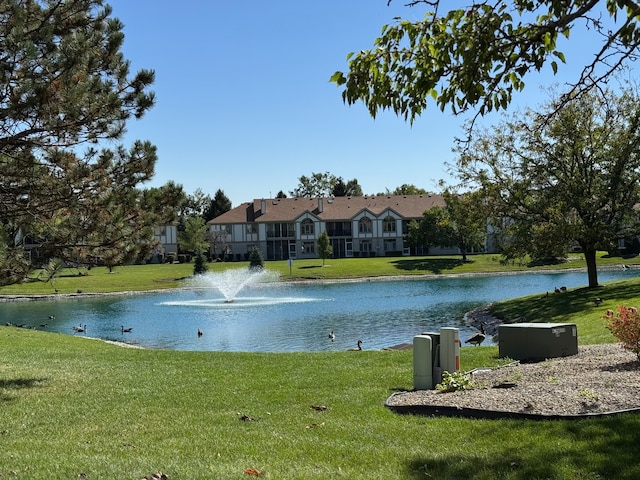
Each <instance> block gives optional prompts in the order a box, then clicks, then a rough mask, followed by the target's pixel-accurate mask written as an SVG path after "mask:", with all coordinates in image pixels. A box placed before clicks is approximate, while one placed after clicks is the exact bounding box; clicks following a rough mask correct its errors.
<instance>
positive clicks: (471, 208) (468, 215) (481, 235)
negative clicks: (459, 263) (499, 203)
mask: <svg viewBox="0 0 640 480" xmlns="http://www.w3.org/2000/svg"><path fill="white" fill-rule="evenodd" d="M444 201H445V204H446V223H445V225H444V226H443V229H444V232H443V236H444V237H445V238H446V240H447V242H446V243H445V245H446V244H449V245H455V246H456V247H458V248H459V249H460V252H461V254H462V260H463V261H466V260H467V252H469V251H470V250H472V249H474V248H481V247H483V246H484V241H485V238H486V235H487V225H486V222H487V212H488V208H487V205H486V197H485V195H484V193H483V192H482V191H481V190H477V191H474V192H466V193H463V194H454V193H451V192H450V191H449V190H445V192H444Z"/></svg>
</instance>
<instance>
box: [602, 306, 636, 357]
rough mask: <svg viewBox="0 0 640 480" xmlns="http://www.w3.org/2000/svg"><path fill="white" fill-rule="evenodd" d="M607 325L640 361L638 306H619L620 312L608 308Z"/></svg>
mask: <svg viewBox="0 0 640 480" xmlns="http://www.w3.org/2000/svg"><path fill="white" fill-rule="evenodd" d="M605 326H606V327H607V329H608V330H609V331H610V332H611V333H612V334H613V335H614V336H615V337H616V338H617V339H618V340H619V341H621V342H622V346H623V347H624V348H625V349H627V350H629V351H631V352H633V353H635V354H636V357H638V361H640V313H639V312H638V309H637V308H636V307H625V306H620V307H618V312H617V313H616V312H614V311H613V310H607V312H606V313H605Z"/></svg>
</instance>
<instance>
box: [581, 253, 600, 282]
mask: <svg viewBox="0 0 640 480" xmlns="http://www.w3.org/2000/svg"><path fill="white" fill-rule="evenodd" d="M584 259H585V260H586V262H587V276H588V277H589V288H596V287H597V286H598V267H597V265H596V249H595V247H588V248H584Z"/></svg>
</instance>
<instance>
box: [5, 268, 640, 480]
mask: <svg viewBox="0 0 640 480" xmlns="http://www.w3.org/2000/svg"><path fill="white" fill-rule="evenodd" d="M478 259H479V257H476V262H475V263H474V264H470V265H476V266H478V265H480V264H481V263H483V264H484V265H485V267H484V268H488V266H489V265H491V264H492V260H491V259H490V257H489V258H488V259H487V260H486V261H485V260H483V261H482V262H480V261H479V260H478ZM403 260H410V259H402V258H396V259H391V260H389V259H366V260H365V259H353V260H346V261H344V262H342V261H336V260H331V261H327V266H326V267H321V266H318V264H319V263H320V265H321V261H315V262H309V264H308V265H309V267H310V268H308V270H319V271H322V272H324V271H329V270H338V269H341V270H343V271H346V270H349V271H353V270H354V269H356V267H359V269H360V271H368V272H369V273H371V270H366V269H365V265H366V264H369V265H370V267H375V268H376V269H377V270H378V271H394V272H396V273H394V274H398V268H397V263H396V264H393V263H392V262H394V261H395V262H398V261H403ZM413 260H415V261H416V262H420V261H421V262H422V263H423V265H427V264H429V261H430V259H429V258H425V259H422V260H417V259H413ZM436 260H441V259H436ZM442 260H443V261H444V259H442ZM359 261H362V262H363V263H362V264H359V265H356V264H357V262H359ZM352 262H353V263H352ZM496 263H497V262H496ZM624 263H631V262H630V261H629V260H625V262H624ZM314 264H315V266H314ZM393 265H396V266H395V267H394V266H393ZM404 265H405V266H406V265H407V264H404ZM414 265H415V264H414ZM222 266H225V267H228V266H229V264H225V265H222V264H212V265H211V267H212V268H213V269H217V268H221V267H222ZM230 266H233V267H235V266H237V267H241V266H242V265H241V264H233V263H232V264H230ZM432 266H433V265H432ZM468 266H469V265H460V266H458V267H455V266H454V267H452V268H451V269H448V270H446V271H447V272H453V273H462V272H460V270H456V269H457V268H459V269H463V268H467V267H468ZM165 267H166V268H165ZM267 267H268V268H269V269H278V268H279V269H281V271H284V270H286V271H285V272H284V273H283V277H285V274H286V273H287V272H288V265H287V264H286V262H273V263H271V262H270V263H268V264H267ZM304 267H305V263H304V262H302V261H296V262H294V272H293V273H294V276H299V275H298V273H297V272H296V271H295V268H300V269H301V270H305V268H304ZM191 268H192V266H190V265H166V266H165V265H151V266H140V267H126V268H125V267H122V268H118V269H116V272H117V273H113V274H108V273H106V271H103V270H102V269H99V268H98V269H92V270H91V271H90V272H88V273H89V274H88V275H84V276H76V275H75V274H74V275H73V276H68V277H63V278H58V279H56V280H54V282H53V285H50V284H45V283H43V282H37V283H31V284H28V285H22V286H21V287H22V288H23V290H22V291H21V290H20V289H17V288H16V289H14V290H12V292H11V293H28V292H26V291H25V290H26V289H28V288H34V285H36V286H39V287H43V286H44V287H45V289H48V290H46V291H45V293H51V291H52V289H53V288H57V289H58V290H60V291H64V289H66V291H68V292H75V291H76V290H77V289H83V290H84V291H110V290H114V289H117V288H119V287H122V289H125V290H126V289H136V287H137V289H141V288H142V286H143V285H147V286H150V285H152V286H153V287H148V288H162V287H167V286H178V285H180V281H179V279H180V278H182V277H186V276H189V275H190V273H191V272H190V269H191ZM407 271H414V272H415V271H419V272H420V273H428V272H426V271H425V269H424V268H422V269H420V270H407ZM68 273H73V272H68ZM364 276H370V275H364ZM285 279H286V278H285ZM585 283H586V278H585ZM89 286H91V287H92V288H90V287H89ZM639 286H640V285H639V284H638V281H635V280H633V281H625V282H613V283H611V284H608V285H607V286H605V287H603V288H600V289H598V290H597V291H595V292H594V291H589V290H581V289H576V290H574V291H569V292H567V293H563V294H552V295H549V297H544V298H540V297H541V296H539V295H538V296H531V297H528V298H523V299H515V300H513V301H509V302H501V303H500V304H498V305H496V311H497V312H498V313H499V314H501V315H504V317H505V318H506V319H507V320H509V319H515V318H520V317H521V316H522V315H525V314H526V315H528V316H529V317H528V319H531V320H538V319H539V320H542V319H545V320H549V321H573V322H575V323H577V324H578V332H579V337H580V343H583V344H584V343H597V342H607V341H612V340H613V338H612V337H611V336H610V334H609V333H608V332H607V331H606V329H605V328H604V325H603V322H602V318H601V314H602V312H603V311H604V310H606V309H607V308H615V306H616V305H617V304H620V303H624V304H638V303H640V302H638V300H640V294H637V293H636V292H639V291H640V290H639V289H638V287H639ZM9 290H11V289H9ZM0 293H9V292H8V291H7V287H5V288H4V289H2V290H1V291H0ZM596 295H597V296H600V297H602V298H603V299H604V300H605V303H603V304H602V305H600V306H599V307H596V306H595V305H594V304H593V302H592V298H591V297H592V296H596ZM0 352H2V353H1V354H0V355H1V358H2V362H0V441H1V442H2V443H1V445H2V448H0V479H3V478H19V479H30V480H31V479H33V480H40V479H43V480H44V479H47V480H50V479H52V478H55V479H76V478H87V479H104V478H113V479H128V478H131V479H142V478H145V477H147V478H151V475H152V474H154V473H157V472H164V473H166V474H167V475H168V476H169V478H170V479H171V480H178V479H200V478H201V479H205V478H207V479H208V478H221V479H234V478H237V479H243V478H245V479H246V478H252V475H250V474H248V473H246V471H249V472H251V470H246V469H254V471H255V472H259V473H260V477H262V478H271V479H276V478H278V479H280V478H282V479H335V478H345V479H372V478H373V479H423V478H437V479H462V478H474V479H593V480H595V479H604V478H616V479H618V478H640V464H639V463H638V462H637V445H638V442H640V416H638V415H633V414H626V415H622V416H616V417H610V418H604V419H585V420H579V421H544V422H538V421H515V420H469V419H455V418H430V417H419V416H410V415H407V416H403V415H397V414H394V413H391V412H390V411H389V410H387V409H386V408H385V407H384V401H385V400H386V398H388V396H389V395H391V394H392V393H393V392H395V391H398V390H407V389H411V388H412V386H413V379H412V352H411V351H363V352H313V353H272V354H268V353H233V352H179V351H168V350H139V349H128V348H122V347H118V346H114V345H111V344H107V343H104V342H100V341H96V340H91V339H86V338H79V337H74V336H71V335H62V334H55V333H50V332H42V331H36V330H26V329H20V328H15V327H0ZM497 353H498V352H497V347H495V346H486V347H477V348H476V347H465V348H462V349H461V368H462V370H469V369H472V368H476V367H480V366H493V365H496V364H497V363H498V362H499V360H498V359H497ZM621 388H624V387H623V386H621ZM312 406H326V407H327V409H326V410H325V411H318V410H316V409H314V408H312ZM243 418H245V419H246V420H243ZM255 472H254V473H255Z"/></svg>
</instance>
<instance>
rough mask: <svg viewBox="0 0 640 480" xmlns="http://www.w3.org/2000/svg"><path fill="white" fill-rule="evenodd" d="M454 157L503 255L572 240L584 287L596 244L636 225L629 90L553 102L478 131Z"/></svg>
mask: <svg viewBox="0 0 640 480" xmlns="http://www.w3.org/2000/svg"><path fill="white" fill-rule="evenodd" d="M560 105H562V108H560ZM458 153H459V154H460V156H459V158H458V161H457V166H456V170H457V173H458V176H459V177H460V179H461V181H462V182H463V183H465V184H480V185H481V186H482V189H483V192H484V194H485V196H486V198H487V199H488V202H489V204H490V206H491V209H492V213H493V222H492V223H493V226H494V228H496V229H497V230H499V231H501V233H502V235H503V238H504V243H503V245H504V248H505V254H506V255H507V256H511V257H516V256H521V255H522V254H523V253H528V254H529V255H531V256H532V257H533V258H534V259H539V258H545V257H552V256H563V255H566V252H567V248H568V246H570V245H571V244H572V243H574V242H575V243H576V244H577V245H579V246H580V248H581V249H582V252H583V253H584V255H585V260H586V262H587V275H588V279H589V286H590V287H596V286H598V275H597V266H596V251H597V249H598V247H599V246H601V245H603V244H605V243H608V242H610V241H612V240H614V239H615V238H617V236H619V235H624V233H625V232H628V231H635V230H636V228H637V226H638V217H637V215H636V214H635V210H634V208H635V206H636V205H637V204H638V203H639V202H640V99H639V97H638V94H637V92H636V91H634V90H625V91H623V92H621V93H619V94H616V93H613V92H610V91H603V92H599V93H597V94H596V93H593V94H590V95H586V96H582V97H580V98H576V99H573V100H568V99H567V98H565V97H560V98H558V99H556V100H551V101H550V102H549V103H548V104H547V105H543V106H541V107H540V108H536V109H529V110H527V111H525V112H524V113H517V114H515V115H513V116H512V117H510V118H507V119H506V120H504V121H503V122H501V123H500V124H499V125H498V126H494V127H491V128H490V129H486V130H476V132H475V134H474V137H473V139H472V141H471V142H470V143H467V142H466V141H464V142H461V143H460V144H459V145H458Z"/></svg>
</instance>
